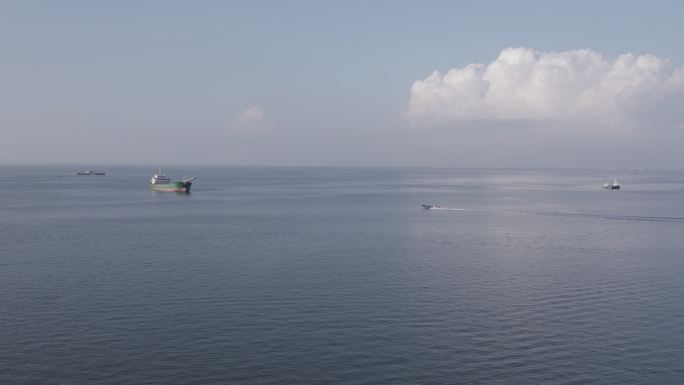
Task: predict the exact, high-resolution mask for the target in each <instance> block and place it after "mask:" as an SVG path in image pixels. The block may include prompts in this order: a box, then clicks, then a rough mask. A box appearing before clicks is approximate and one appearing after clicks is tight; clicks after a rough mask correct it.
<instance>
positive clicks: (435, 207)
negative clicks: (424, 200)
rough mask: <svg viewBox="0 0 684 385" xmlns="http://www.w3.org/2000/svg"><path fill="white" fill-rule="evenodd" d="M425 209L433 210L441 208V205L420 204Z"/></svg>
mask: <svg viewBox="0 0 684 385" xmlns="http://www.w3.org/2000/svg"><path fill="white" fill-rule="evenodd" d="M420 206H421V207H422V208H423V210H431V209H438V208H440V207H439V205H420Z"/></svg>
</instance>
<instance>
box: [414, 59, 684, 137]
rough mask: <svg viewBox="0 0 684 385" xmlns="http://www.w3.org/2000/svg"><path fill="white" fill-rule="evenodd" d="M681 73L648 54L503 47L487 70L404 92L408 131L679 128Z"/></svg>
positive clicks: (421, 83)
mask: <svg viewBox="0 0 684 385" xmlns="http://www.w3.org/2000/svg"><path fill="white" fill-rule="evenodd" d="M683 100H684V69H683V68H678V67H675V66H673V65H672V63H671V62H670V61H669V60H667V59H662V58H658V57H655V56H651V55H640V56H636V55H633V54H630V53H628V54H624V55H620V56H619V57H617V58H615V59H614V60H609V59H606V58H604V57H603V56H602V55H601V54H599V53H597V52H595V51H592V50H589V49H580V50H572V51H566V52H537V51H534V50H532V49H528V48H506V49H504V50H503V51H501V53H500V54H499V57H498V58H496V60H494V61H492V62H491V63H489V64H468V65H466V66H465V67H462V68H454V69H451V70H449V71H448V72H447V73H441V72H439V71H435V72H433V73H432V74H431V75H430V76H428V77H427V78H425V79H424V80H417V81H415V82H414V83H413V86H412V87H411V98H410V100H409V104H408V111H407V112H406V116H407V117H408V119H409V120H410V121H411V122H412V123H414V125H418V126H420V125H435V124H451V125H459V124H466V123H473V122H478V121H480V122H481V121H488V122H492V121H493V122H510V121H564V122H584V123H587V122H589V123H591V122H593V123H598V124H596V125H597V126H598V125H604V126H610V125H616V124H617V125H643V124H647V123H648V122H649V121H657V122H658V124H662V123H664V122H670V123H674V124H677V122H680V123H681V120H682V118H683V117H684V114H683V113H682V110H684V109H682V108H680V102H681V101H683Z"/></svg>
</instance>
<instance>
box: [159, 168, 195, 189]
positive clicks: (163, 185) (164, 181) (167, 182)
mask: <svg viewBox="0 0 684 385" xmlns="http://www.w3.org/2000/svg"><path fill="white" fill-rule="evenodd" d="M195 179H196V178H184V179H183V180H181V181H177V182H171V178H169V177H168V176H166V175H164V174H163V173H162V171H161V167H160V168H159V169H157V173H156V174H154V175H152V179H150V185H151V186H152V191H162V192H177V193H186V194H188V193H190V187H192V181H193V180H195Z"/></svg>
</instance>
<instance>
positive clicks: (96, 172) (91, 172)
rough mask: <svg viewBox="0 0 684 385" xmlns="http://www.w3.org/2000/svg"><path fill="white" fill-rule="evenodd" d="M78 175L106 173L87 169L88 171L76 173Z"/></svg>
mask: <svg viewBox="0 0 684 385" xmlns="http://www.w3.org/2000/svg"><path fill="white" fill-rule="evenodd" d="M76 175H105V173H104V172H99V171H93V170H86V171H79V172H77V173H76Z"/></svg>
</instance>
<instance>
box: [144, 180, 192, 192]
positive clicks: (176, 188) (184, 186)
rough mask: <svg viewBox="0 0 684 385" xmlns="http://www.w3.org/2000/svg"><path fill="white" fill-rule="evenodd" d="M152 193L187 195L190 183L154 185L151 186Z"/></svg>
mask: <svg viewBox="0 0 684 385" xmlns="http://www.w3.org/2000/svg"><path fill="white" fill-rule="evenodd" d="M151 186H152V191H161V192H176V193H186V194H187V193H189V192H190V187H191V186H192V182H173V183H156V184H153V185H151Z"/></svg>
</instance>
